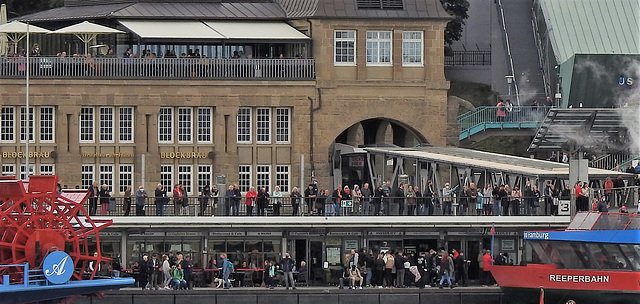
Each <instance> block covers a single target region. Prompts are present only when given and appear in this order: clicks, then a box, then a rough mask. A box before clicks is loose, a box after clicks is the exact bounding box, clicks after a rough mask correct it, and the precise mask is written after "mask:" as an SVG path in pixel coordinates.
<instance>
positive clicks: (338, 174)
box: [329, 118, 427, 187]
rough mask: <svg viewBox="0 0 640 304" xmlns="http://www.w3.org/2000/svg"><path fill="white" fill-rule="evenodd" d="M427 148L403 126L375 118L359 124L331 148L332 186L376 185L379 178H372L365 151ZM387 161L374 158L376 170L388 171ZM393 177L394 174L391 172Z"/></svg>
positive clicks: (422, 139) (412, 132)
mask: <svg viewBox="0 0 640 304" xmlns="http://www.w3.org/2000/svg"><path fill="white" fill-rule="evenodd" d="M424 144H427V141H426V139H425V138H424V136H422V135H421V134H419V133H418V132H417V131H416V130H414V129H412V128H411V127H409V126H407V125H406V124H403V123H401V122H398V121H395V120H391V119H385V118H372V119H366V120H363V121H360V122H357V123H355V124H353V125H351V126H350V127H348V128H347V129H345V130H344V131H342V133H340V135H338V136H337V137H336V139H335V141H334V143H333V144H332V145H331V147H330V152H329V153H330V155H332V158H331V163H332V164H331V167H332V169H331V170H332V175H333V180H332V182H333V186H334V187H335V186H336V185H349V186H350V187H351V186H353V185H355V184H358V185H363V184H364V183H370V184H373V183H374V182H376V179H377V177H375V176H373V175H372V174H371V172H372V171H371V168H370V167H369V163H368V161H367V159H366V153H365V152H364V150H362V149H361V148H362V147H366V146H398V147H415V146H419V145H424ZM385 161H386V160H385V159H383V157H381V156H374V157H373V158H372V160H371V165H373V166H374V167H375V168H376V170H374V171H375V172H380V170H386V169H387V168H386V167H387V166H385ZM388 173H391V172H388Z"/></svg>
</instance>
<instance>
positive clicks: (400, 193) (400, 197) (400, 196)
mask: <svg viewBox="0 0 640 304" xmlns="http://www.w3.org/2000/svg"><path fill="white" fill-rule="evenodd" d="M393 196H394V200H395V202H396V204H397V205H398V215H404V200H405V199H406V197H405V195H404V184H400V186H398V188H397V189H396V192H395V193H394V194H393Z"/></svg>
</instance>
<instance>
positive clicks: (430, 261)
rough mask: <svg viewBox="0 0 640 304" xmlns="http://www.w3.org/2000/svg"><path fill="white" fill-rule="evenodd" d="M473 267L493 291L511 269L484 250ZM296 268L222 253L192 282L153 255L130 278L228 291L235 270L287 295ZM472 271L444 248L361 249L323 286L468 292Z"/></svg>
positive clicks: (142, 283) (190, 270)
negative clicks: (498, 271)
mask: <svg viewBox="0 0 640 304" xmlns="http://www.w3.org/2000/svg"><path fill="white" fill-rule="evenodd" d="M477 262H478V265H479V267H478V268H479V269H478V270H479V283H480V284H481V285H482V286H491V285H495V281H494V280H493V277H492V276H491V273H490V269H491V265H513V261H512V260H511V258H510V257H509V255H508V254H506V253H500V254H498V255H496V256H495V258H494V257H493V256H492V255H491V251H489V250H485V249H483V250H482V251H481V252H480V253H479V254H478V257H477ZM116 265H117V266H116ZM296 265H297V264H296V261H294V260H293V259H292V258H291V255H290V254H289V253H284V254H283V255H282V258H281V259H279V260H276V259H267V260H265V261H264V267H263V268H257V266H256V265H251V266H248V265H244V264H243V265H239V264H238V263H236V262H232V261H231V260H230V259H229V257H228V256H227V254H226V253H220V254H219V255H218V256H217V258H212V262H210V263H209V265H207V267H208V268H211V269H205V270H206V271H207V272H208V273H211V274H212V275H211V277H209V278H208V279H207V280H206V282H205V281H200V282H196V279H195V276H194V263H193V261H192V260H191V258H190V257H189V256H186V257H185V256H183V254H182V253H180V252H178V253H176V254H175V255H173V256H169V255H168V254H162V255H160V254H157V253H152V254H150V255H144V256H143V257H142V260H140V261H137V262H135V263H134V265H133V273H134V277H135V279H136V286H138V287H139V288H142V290H160V289H173V290H191V289H193V288H194V286H195V287H200V286H208V287H213V288H224V289H230V288H233V286H234V285H236V286H240V284H232V282H233V281H236V280H237V279H238V278H239V277H238V276H237V275H236V276H234V275H232V274H233V273H235V272H236V271H237V270H242V271H246V270H251V272H253V273H256V274H259V275H260V276H259V277H258V281H255V280H252V284H251V285H246V286H251V287H253V286H261V287H264V288H269V289H274V288H277V287H284V288H285V289H286V290H289V289H290V288H291V289H296V288H297V287H296V284H297V282H298V283H304V284H306V283H307V279H308V276H309V274H308V270H307V265H306V262H305V261H301V262H300V264H299V265H300V267H296ZM470 265H471V260H470V259H469V258H467V257H466V256H465V254H464V253H463V252H461V251H458V250H456V249H452V250H451V251H450V252H447V251H445V250H444V248H439V249H438V250H437V251H436V250H435V249H431V250H429V252H422V253H419V254H406V253H403V252H402V251H400V250H398V251H391V250H389V251H383V252H380V253H375V252H373V251H372V250H368V251H366V250H364V249H363V250H360V251H356V250H351V253H349V254H346V255H345V258H344V260H343V263H342V264H340V265H338V268H337V270H336V271H335V272H334V276H333V279H332V280H331V281H330V282H327V283H329V284H331V285H334V286H337V287H338V288H340V289H343V288H349V289H363V288H366V287H368V288H409V287H417V288H421V289H422V288H426V287H439V288H444V287H447V288H454V287H457V286H465V287H466V286H467V284H468V283H469V278H468V274H469V267H470ZM89 267H90V268H91V267H92V266H91V265H90V266H89ZM94 267H96V266H94ZM97 267H99V266H97ZM244 268H247V269H244ZM91 271H93V268H92V269H91ZM112 271H113V275H114V276H115V277H117V276H119V275H120V271H121V267H120V264H119V258H116V259H114V261H113V262H112ZM203 284H207V285H203Z"/></svg>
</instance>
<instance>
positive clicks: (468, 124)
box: [458, 106, 551, 133]
mask: <svg viewBox="0 0 640 304" xmlns="http://www.w3.org/2000/svg"><path fill="white" fill-rule="evenodd" d="M550 109H551V108H550V107H543V106H513V107H512V108H511V111H506V114H507V117H506V118H505V119H504V120H500V119H498V115H497V112H498V107H497V106H481V107H477V108H476V110H475V111H472V112H466V113H464V114H461V115H460V116H458V125H459V126H460V133H464V132H467V131H469V130H471V129H472V128H474V127H477V126H480V125H483V124H487V123H502V124H503V125H506V127H507V128H510V127H513V126H512V125H513V124H516V127H517V125H518V123H542V122H543V121H544V119H545V117H546V116H547V113H548V112H549V110H550Z"/></svg>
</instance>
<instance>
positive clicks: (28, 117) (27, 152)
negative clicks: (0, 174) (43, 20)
mask: <svg viewBox="0 0 640 304" xmlns="http://www.w3.org/2000/svg"><path fill="white" fill-rule="evenodd" d="M25 51H26V53H27V56H26V58H27V62H26V65H25V66H26V75H27V77H26V80H27V85H26V90H25V93H26V95H27V98H26V102H25V105H26V107H27V108H26V109H25V115H26V116H27V125H26V129H27V139H26V140H25V149H26V151H25V152H24V154H25V170H26V171H27V172H26V176H29V172H30V170H29V139H30V138H31V132H30V130H31V129H30V128H29V125H30V124H31V116H30V115H29V114H30V111H29V74H30V73H31V64H30V62H29V23H28V22H27V46H26V48H25Z"/></svg>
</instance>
